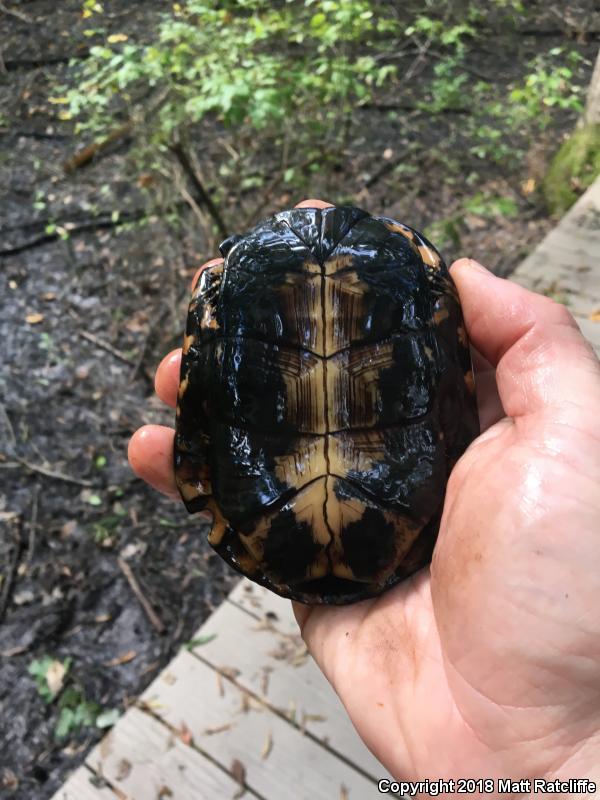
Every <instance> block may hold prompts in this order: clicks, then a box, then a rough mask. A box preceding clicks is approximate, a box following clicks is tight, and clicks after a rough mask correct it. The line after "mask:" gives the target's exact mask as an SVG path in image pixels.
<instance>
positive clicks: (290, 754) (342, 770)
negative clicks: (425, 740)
mask: <svg viewBox="0 0 600 800" xmlns="http://www.w3.org/2000/svg"><path fill="white" fill-rule="evenodd" d="M245 647H246V643H245V641H244V640H241V641H238V648H239V650H240V651H242V650H243V649H245ZM142 701H143V702H145V703H147V704H148V706H149V707H150V708H151V709H152V711H153V713H155V714H157V715H158V716H160V718H161V719H163V720H164V721H166V722H167V723H168V724H169V725H171V726H173V727H174V728H180V727H181V726H182V724H184V725H185V727H186V729H188V730H189V731H191V733H192V735H193V739H194V743H195V744H196V745H197V746H198V747H199V749H200V750H202V752H205V753H207V754H208V755H209V756H210V757H211V758H213V759H214V760H215V761H217V762H219V763H220V764H222V765H223V766H224V767H226V768H227V767H229V766H230V765H231V763H232V761H233V760H238V761H239V762H240V763H241V764H243V765H244V768H245V774H246V783H247V785H248V786H249V787H250V788H251V789H252V790H254V791H255V792H256V794H257V795H259V796H261V797H264V798H268V800H278V798H280V797H289V796H290V794H291V795H292V796H293V797H294V800H304V799H305V798H306V800H321V798H322V800H332V799H333V800H336V799H337V798H340V797H346V796H347V797H349V798H350V800H368V799H369V798H376V797H379V796H380V795H379V792H378V790H377V787H376V786H375V784H374V783H373V782H372V781H371V780H369V779H367V778H365V777H364V776H363V775H362V774H361V773H360V772H358V771H356V770H355V769H354V768H353V767H352V766H350V765H349V764H346V763H345V762H343V761H341V760H340V759H338V758H336V757H335V756H333V755H332V754H331V753H330V752H329V751H328V750H326V749H325V748H324V747H322V746H321V745H320V744H318V743H317V742H315V741H314V740H313V739H312V738H311V737H309V736H306V735H303V733H302V732H301V731H300V730H298V728H296V727H294V726H293V725H290V724H289V723H288V722H287V721H285V720H284V719H282V718H281V717H280V716H278V715H277V714H275V713H273V712H272V711H270V710H269V709H268V708H266V707H265V706H264V705H263V704H262V703H260V702H259V701H258V700H255V699H253V698H251V697H250V696H249V695H248V693H247V692H245V691H243V690H242V689H240V688H238V687H237V686H236V685H234V684H233V683H232V682H231V681H230V680H227V679H226V678H220V676H219V675H218V673H217V672H215V670H214V669H213V668H212V667H210V666H208V665H207V664H205V663H204V662H203V661H201V660H199V659H198V658H196V657H195V656H193V655H192V654H191V653H188V652H186V651H183V652H181V653H180V654H179V655H178V656H177V657H176V658H175V660H174V661H173V662H172V663H171V665H170V666H169V669H168V671H167V672H166V673H164V674H163V675H162V676H160V677H159V678H158V679H157V680H155V681H154V683H153V684H152V685H151V686H150V687H149V689H147V690H146V692H144V694H143V695H142Z"/></svg>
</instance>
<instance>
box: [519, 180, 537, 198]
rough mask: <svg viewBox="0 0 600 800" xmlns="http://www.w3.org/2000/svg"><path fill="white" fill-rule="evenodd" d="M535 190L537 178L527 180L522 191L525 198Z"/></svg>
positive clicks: (522, 184) (523, 183)
mask: <svg viewBox="0 0 600 800" xmlns="http://www.w3.org/2000/svg"><path fill="white" fill-rule="evenodd" d="M534 189H535V178H527V180H526V181H523V182H522V183H521V191H522V192H523V194H524V195H525V196H527V195H528V194H531V193H532V192H533V190H534Z"/></svg>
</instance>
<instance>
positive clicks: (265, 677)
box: [260, 667, 273, 695]
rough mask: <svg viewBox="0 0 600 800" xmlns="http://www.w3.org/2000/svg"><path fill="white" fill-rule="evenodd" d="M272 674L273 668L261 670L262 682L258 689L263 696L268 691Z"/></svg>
mask: <svg viewBox="0 0 600 800" xmlns="http://www.w3.org/2000/svg"><path fill="white" fill-rule="evenodd" d="M272 672H273V667H263V668H262V681H261V686H260V688H261V691H262V693H263V694H264V695H266V694H267V693H268V691H269V679H270V677H271V673H272Z"/></svg>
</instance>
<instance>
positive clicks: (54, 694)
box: [28, 656, 119, 739]
mask: <svg viewBox="0 0 600 800" xmlns="http://www.w3.org/2000/svg"><path fill="white" fill-rule="evenodd" d="M71 664H72V659H71V658H65V660H64V661H59V660H58V659H55V658H52V657H51V656H43V657H42V658H40V659H35V660H34V661H32V662H31V663H30V665H29V667H28V672H29V674H30V675H32V676H33V678H34V680H35V683H36V687H37V690H38V693H39V695H40V697H41V698H42V700H43V701H44V702H45V703H48V704H50V703H56V708H57V711H58V718H57V722H56V727H55V734H56V736H57V738H59V739H63V738H65V737H66V736H68V735H69V734H70V733H73V732H76V731H78V730H79V729H80V728H82V727H85V726H91V725H94V726H95V727H97V728H107V727H110V726H111V725H114V724H115V722H116V721H117V719H118V718H119V711H118V710H117V709H103V708H102V706H101V705H100V704H99V703H96V702H95V701H93V700H88V699H87V698H86V697H85V695H84V693H83V691H82V690H81V689H80V688H79V687H78V686H77V685H76V684H75V683H74V681H73V680H72V679H71V676H70V667H71Z"/></svg>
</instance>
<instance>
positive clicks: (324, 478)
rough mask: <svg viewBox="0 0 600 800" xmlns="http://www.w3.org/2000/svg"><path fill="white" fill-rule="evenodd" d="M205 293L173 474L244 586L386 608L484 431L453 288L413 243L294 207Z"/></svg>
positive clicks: (424, 551) (197, 303) (186, 362)
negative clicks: (378, 599) (385, 595)
mask: <svg viewBox="0 0 600 800" xmlns="http://www.w3.org/2000/svg"><path fill="white" fill-rule="evenodd" d="M219 250H220V253H221V255H222V256H223V259H224V260H223V262H222V263H218V264H213V265H209V266H208V267H206V268H205V269H204V270H203V271H202V273H201V275H200V278H199V280H198V281H197V284H196V287H195V289H194V290H193V293H192V297H191V302H190V305H189V310H188V315H187V325H186V332H185V336H184V341H183V355H182V361H181V375H180V383H179V391H178V401H177V410H176V431H175V440H174V466H175V477H176V483H177V486H178V488H179V492H180V494H181V497H182V499H183V502H184V503H185V506H186V508H187V510H188V511H189V512H190V513H197V512H200V511H204V510H206V511H209V512H210V513H211V514H212V520H213V521H212V528H211V530H210V532H209V533H208V541H209V543H210V545H211V546H212V547H213V548H214V549H215V550H216V552H217V553H218V554H219V555H220V556H221V557H222V558H223V559H225V561H227V562H228V563H229V564H230V565H231V566H232V567H233V568H234V569H235V570H237V571H238V572H239V573H241V574H243V575H245V576H247V577H248V578H250V579H251V580H253V581H255V582H256V583H258V584H261V585H262V586H265V587H267V588H268V589H270V590H272V591H274V592H275V593H277V594H279V595H281V596H283V597H287V598H290V599H292V600H296V601H299V602H301V603H306V604H310V605H318V604H331V605H342V604H348V603H353V602H356V601H359V600H363V599H366V598H369V597H374V596H377V595H379V594H380V593H382V592H384V591H386V590H388V589H390V588H391V587H392V586H394V585H395V584H397V583H398V582H399V581H401V580H403V579H404V578H406V577H408V576H409V575H411V574H413V573H414V572H415V571H417V570H418V569H420V568H421V567H424V566H426V565H427V564H428V563H429V562H430V561H431V557H432V552H433V548H434V544H435V541H436V538H437V534H438V529H439V524H440V518H441V513H442V508H443V503H444V496H445V491H446V484H447V481H448V477H449V474H450V471H451V470H452V468H453V466H454V465H455V463H456V462H457V461H458V459H459V458H460V456H461V455H462V453H463V452H464V451H465V450H466V448H467V447H468V445H469V444H470V443H471V441H472V440H473V439H475V437H476V436H477V435H478V434H479V420H478V414H477V404H476V397H475V385H474V379H473V369H472V363H471V356H470V349H469V342H468V339H467V334H466V331H465V326H464V321H463V316H462V312H461V306H460V301H459V298H458V294H457V291H456V287H455V285H454V283H453V280H452V278H451V276H450V273H449V271H448V269H447V267H446V264H445V263H444V260H443V258H442V256H441V255H440V253H439V252H438V250H437V249H436V248H435V247H434V246H433V245H432V244H431V242H429V241H428V240H427V239H426V238H425V236H423V235H422V234H420V233H419V232H418V231H417V230H415V229H414V228H411V227H410V226H408V225H406V224H404V223H402V222H397V221H395V220H394V219H391V218H390V217H386V216H376V215H372V214H370V213H369V212H367V211H364V210H362V209H360V208H356V207H354V206H344V205H340V206H333V207H329V208H323V209H321V208H306V207H303V208H295V209H292V210H288V211H281V212H279V213H276V214H275V215H274V216H271V217H269V218H266V219H263V220H262V221H261V222H259V223H258V224H257V225H256V226H255V227H253V228H252V229H251V230H249V231H248V232H246V233H245V234H236V235H233V236H230V237H229V238H227V239H225V241H223V242H222V243H221V244H220V246H219Z"/></svg>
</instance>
